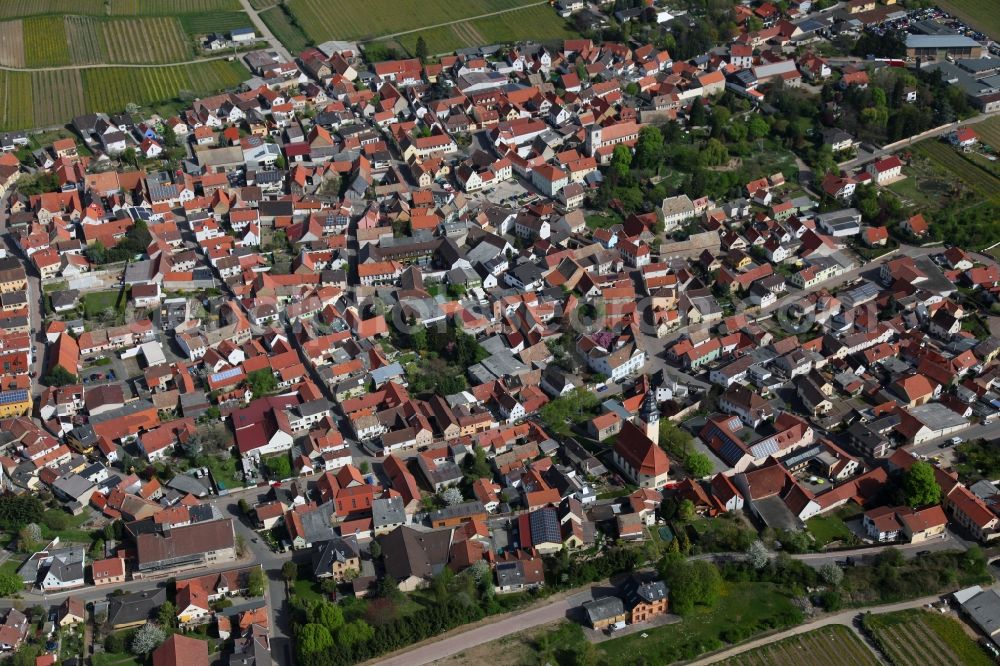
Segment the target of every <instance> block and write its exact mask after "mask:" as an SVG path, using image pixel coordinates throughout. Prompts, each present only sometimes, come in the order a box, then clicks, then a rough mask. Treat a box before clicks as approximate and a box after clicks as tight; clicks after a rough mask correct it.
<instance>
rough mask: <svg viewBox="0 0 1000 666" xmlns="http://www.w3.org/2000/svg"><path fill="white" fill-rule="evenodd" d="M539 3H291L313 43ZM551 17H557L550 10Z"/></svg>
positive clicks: (493, 0) (494, 0) (328, 0)
mask: <svg viewBox="0 0 1000 666" xmlns="http://www.w3.org/2000/svg"><path fill="white" fill-rule="evenodd" d="M537 2H538V0H464V1H463V2H452V1H451V0H288V2H287V3H286V4H287V6H288V9H289V11H290V12H291V13H292V15H293V16H294V17H295V18H296V20H297V22H298V24H299V25H300V26H302V29H303V30H304V31H305V32H306V36H307V37H308V38H309V39H310V40H312V41H313V42H324V41H326V40H328V39H374V38H377V37H380V36H384V35H390V34H395V33H398V32H403V31H406V30H413V29H414V28H420V27H421V26H420V25H414V23H415V21H414V17H415V16H419V17H420V20H419V23H420V24H422V25H423V26H426V27H431V26H434V25H437V24H439V23H447V22H449V21H460V20H462V19H464V18H469V17H472V16H481V15H483V14H489V13H491V12H496V11H501V10H504V9H511V8H514V7H521V6H523V5H530V4H535V3H537ZM546 9H548V11H549V13H551V14H553V15H555V14H554V12H553V10H552V9H551V8H550V7H546Z"/></svg>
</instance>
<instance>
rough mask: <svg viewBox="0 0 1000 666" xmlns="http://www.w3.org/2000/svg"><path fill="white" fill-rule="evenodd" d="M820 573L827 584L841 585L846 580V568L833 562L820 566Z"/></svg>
mask: <svg viewBox="0 0 1000 666" xmlns="http://www.w3.org/2000/svg"><path fill="white" fill-rule="evenodd" d="M819 575H820V576H822V577H823V580H824V581H826V584H827V585H830V586H832V587H839V586H840V584H841V583H842V582H843V581H844V570H843V569H841V568H840V567H838V566H837V565H836V564H834V563H833V562H827V563H826V564H824V565H823V566H821V567H820V568H819Z"/></svg>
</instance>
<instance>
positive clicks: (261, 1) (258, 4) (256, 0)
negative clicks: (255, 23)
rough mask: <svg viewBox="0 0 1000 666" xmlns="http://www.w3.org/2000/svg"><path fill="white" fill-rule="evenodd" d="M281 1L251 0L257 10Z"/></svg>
mask: <svg viewBox="0 0 1000 666" xmlns="http://www.w3.org/2000/svg"><path fill="white" fill-rule="evenodd" d="M279 2H281V0H250V6H251V7H253V8H254V9H256V10H257V11H260V10H262V9H267V8H269V7H274V6H275V5H276V4H278V3H279Z"/></svg>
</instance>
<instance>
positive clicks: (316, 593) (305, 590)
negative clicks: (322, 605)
mask: <svg viewBox="0 0 1000 666" xmlns="http://www.w3.org/2000/svg"><path fill="white" fill-rule="evenodd" d="M305 574H306V571H305V569H304V568H303V567H299V578H298V579H297V580H296V581H295V583H294V584H293V585H292V589H291V596H293V597H295V598H297V599H302V600H303V601H306V600H313V601H323V600H324V599H326V595H325V594H323V592H322V591H320V589H319V585H317V583H316V581H314V580H310V579H308V578H303V577H302V576H303V575H305Z"/></svg>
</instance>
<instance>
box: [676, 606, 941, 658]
mask: <svg viewBox="0 0 1000 666" xmlns="http://www.w3.org/2000/svg"><path fill="white" fill-rule="evenodd" d="M941 596H942V595H940V594H935V595H934V596H932V597H923V598H920V599H911V600H909V601H901V602H899V603H895V604H885V605H883V606H869V607H866V608H852V609H849V610H845V611H842V612H840V613H835V614H833V615H827V616H826V617H823V618H820V619H819V620H816V621H814V622H806V623H805V624H800V625H797V626H795V627H792V628H791V629H787V630H785V631H780V632H778V633H776V634H769V635H767V636H764V637H761V638H757V639H755V640H752V641H749V642H747V643H741V644H740V645H737V646H735V647H731V648H729V649H727V650H723V651H721V652H716V653H715V654H712V655H710V656H706V657H703V658H701V659H699V660H697V661H694V662H691V666H708V665H709V664H714V663H717V662H720V661H722V660H724V659H729V658H730V657H735V656H736V655H739V654H742V653H744V652H747V651H749V650H753V649H754V648H759V647H762V646H765V645H770V644H771V643H774V642H776V641H780V640H781V639H783V638H789V637H791V636H797V635H798V634H804V633H806V632H807V631H812V630H814V629H819V628H820V627H826V626H829V625H831V624H842V625H844V626H846V627H849V628H850V629H851V631H853V632H854V633H856V634H857V635H858V636H860V637H861V639H862V641H864V642H865V644H867V641H866V640H865V637H864V636H862V635H861V633H860V632H858V630H857V628H856V627H855V626H854V618H855V616H857V615H858V614H859V613H865V612H871V613H892V612H895V611H900V610H906V609H908V608H920V607H922V606H926V605H927V604H929V603H931V602H933V601H940V599H941Z"/></svg>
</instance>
